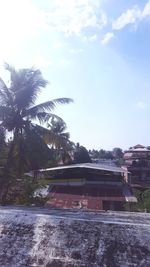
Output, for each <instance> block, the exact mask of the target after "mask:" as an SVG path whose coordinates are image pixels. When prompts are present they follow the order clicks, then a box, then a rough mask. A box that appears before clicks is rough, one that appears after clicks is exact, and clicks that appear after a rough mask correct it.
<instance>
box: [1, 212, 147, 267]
mask: <svg viewBox="0 0 150 267" xmlns="http://www.w3.org/2000/svg"><path fill="white" fill-rule="evenodd" d="M149 240H150V215H148V214H142V213H123V212H107V213H103V212H98V213H94V212H81V211H73V212H72V211H67V210H66V211H64V210H48V209H37V208H32V209H27V208H24V209H23V208H17V207H15V208H10V207H7V208H2V207H1V208H0V266H1V267H25V266H27V267H31V266H46V267H61V266H64V267H73V266H74V267H76V266H77V267H97V266H100V267H103V266H104V267H107V266H108V267H127V266H130V267H131V266H133V267H134V266H137V267H147V266H150V245H149Z"/></svg>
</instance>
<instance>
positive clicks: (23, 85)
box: [6, 64, 48, 109]
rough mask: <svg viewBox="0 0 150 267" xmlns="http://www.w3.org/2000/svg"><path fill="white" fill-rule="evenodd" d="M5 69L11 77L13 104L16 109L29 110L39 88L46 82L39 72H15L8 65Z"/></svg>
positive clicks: (34, 70) (25, 70)
mask: <svg viewBox="0 0 150 267" xmlns="http://www.w3.org/2000/svg"><path fill="white" fill-rule="evenodd" d="M6 69H7V70H8V71H9V72H10V75H11V86H10V90H11V91H13V92H14V96H15V99H14V104H16V106H17V107H18V109H23V108H29V107H30V106H32V105H33V104H34V103H35V100H36V98H37V95H38V93H39V92H40V90H41V88H42V87H43V88H44V87H45V86H46V85H47V83H48V82H47V81H46V80H45V79H44V78H43V77H42V74H41V72H40V70H36V69H33V68H31V69H20V70H18V71H16V70H15V69H14V68H13V67H11V66H10V65H8V64H6Z"/></svg>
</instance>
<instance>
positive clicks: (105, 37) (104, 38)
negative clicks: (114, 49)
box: [101, 32, 115, 45]
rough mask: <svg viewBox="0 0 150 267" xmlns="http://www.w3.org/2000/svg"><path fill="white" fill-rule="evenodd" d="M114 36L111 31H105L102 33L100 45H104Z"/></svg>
mask: <svg viewBox="0 0 150 267" xmlns="http://www.w3.org/2000/svg"><path fill="white" fill-rule="evenodd" d="M114 37H115V35H114V33H113V32H107V33H106V34H105V35H104V37H103V39H102V40H101V44H102V45H106V44H108V43H109V41H110V40H111V39H113V38H114Z"/></svg>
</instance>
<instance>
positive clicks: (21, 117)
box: [0, 64, 72, 175]
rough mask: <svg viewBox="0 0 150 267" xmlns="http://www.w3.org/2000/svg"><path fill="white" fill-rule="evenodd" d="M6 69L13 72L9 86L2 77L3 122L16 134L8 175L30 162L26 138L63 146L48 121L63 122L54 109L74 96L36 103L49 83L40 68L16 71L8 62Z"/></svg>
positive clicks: (0, 102) (0, 121) (0, 103)
mask: <svg viewBox="0 0 150 267" xmlns="http://www.w3.org/2000/svg"><path fill="white" fill-rule="evenodd" d="M5 68H6V70H8V71H9V73H10V83H9V86H7V85H6V83H5V82H4V81H3V80H2V79H1V78H0V125H1V127H3V128H4V129H5V130H6V132H11V134H12V135H13V139H12V142H11V146H10V150H9V155H8V160H7V164H6V167H5V171H6V173H7V175H8V171H9V170H10V169H11V168H13V167H14V166H15V168H16V169H17V173H18V175H21V174H22V173H23V171H24V164H26V165H29V162H28V161H29V159H28V157H26V155H27V154H26V153H25V151H26V149H27V140H31V139H33V138H34V139H37V140H39V139H40V140H41V141H42V142H44V144H53V145H55V146H56V147H58V146H60V143H61V142H62V139H61V138H59V135H57V134H55V133H54V132H53V131H50V129H47V128H46V124H47V123H48V121H49V120H50V119H51V118H56V119H57V120H59V121H62V119H61V118H60V117H58V116H56V115H55V114H54V113H52V111H53V110H54V109H55V107H56V106H57V105H59V104H68V103H70V102H72V99H70V98H58V99H54V100H48V101H47V102H44V103H41V104H38V105H35V102H36V100H37V97H38V95H39V92H40V91H41V89H42V88H45V87H46V85H47V83H48V82H47V81H46V80H45V79H44V78H43V76H42V74H41V72H40V70H38V69H34V68H31V69H20V70H16V69H15V68H14V67H12V66H10V65H8V64H6V65H5ZM28 145H29V144H28ZM62 145H63V144H62ZM30 146H32V143H31V144H30ZM13 159H15V161H14V160H13ZM16 159H17V160H16ZM16 162H17V164H16Z"/></svg>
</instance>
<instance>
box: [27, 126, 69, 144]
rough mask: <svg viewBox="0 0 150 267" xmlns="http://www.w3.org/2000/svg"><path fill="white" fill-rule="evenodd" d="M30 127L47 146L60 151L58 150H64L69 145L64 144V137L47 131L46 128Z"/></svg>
mask: <svg viewBox="0 0 150 267" xmlns="http://www.w3.org/2000/svg"><path fill="white" fill-rule="evenodd" d="M32 127H34V129H35V131H36V132H37V133H38V134H39V135H40V136H41V137H42V138H43V140H44V142H45V143H46V144H47V145H52V146H53V147H55V148H56V149H60V148H66V147H67V146H68V144H69V142H66V138H64V136H62V135H58V134H56V133H54V132H53V131H51V130H48V129H47V128H44V127H42V126H39V125H37V124H36V125H33V124H32ZM67 141H68V140H67Z"/></svg>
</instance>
